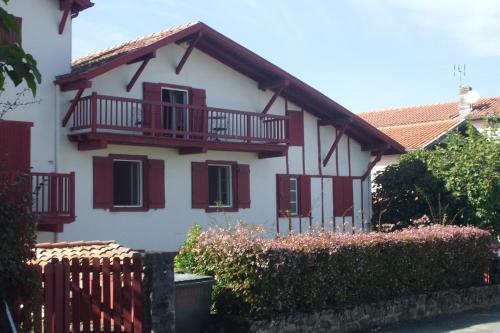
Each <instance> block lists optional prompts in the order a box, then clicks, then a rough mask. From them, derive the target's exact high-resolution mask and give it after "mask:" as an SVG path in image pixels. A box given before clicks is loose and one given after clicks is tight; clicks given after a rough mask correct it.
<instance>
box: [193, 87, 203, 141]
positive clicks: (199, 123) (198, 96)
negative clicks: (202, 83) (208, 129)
mask: <svg viewBox="0 0 500 333" xmlns="http://www.w3.org/2000/svg"><path fill="white" fill-rule="evenodd" d="M191 105H193V106H195V108H193V109H192V110H191V113H190V115H191V119H190V120H189V123H190V124H189V125H190V128H189V130H190V131H192V132H198V133H201V132H203V129H204V126H203V125H204V124H203V107H205V106H207V101H206V92H205V90H204V89H194V88H193V89H191Z"/></svg>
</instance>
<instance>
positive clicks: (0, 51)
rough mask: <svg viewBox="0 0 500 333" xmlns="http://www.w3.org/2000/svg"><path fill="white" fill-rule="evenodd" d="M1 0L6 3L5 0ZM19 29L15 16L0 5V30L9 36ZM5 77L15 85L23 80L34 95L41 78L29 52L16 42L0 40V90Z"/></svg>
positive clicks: (18, 31)
mask: <svg viewBox="0 0 500 333" xmlns="http://www.w3.org/2000/svg"><path fill="white" fill-rule="evenodd" d="M2 1H3V2H4V3H5V4H7V3H8V1H7V0H2ZM20 30H21V29H20V27H19V26H18V25H17V23H16V19H15V17H14V16H13V15H11V14H9V13H8V12H7V11H6V10H5V9H4V8H1V7H0V31H2V32H4V35H5V36H9V35H10V34H12V33H16V34H18V35H19V34H20V33H21V31H20ZM6 77H8V78H9V79H10V80H11V81H12V83H13V84H14V86H16V87H17V86H18V85H20V84H21V83H22V82H23V81H25V82H26V84H27V85H28V88H29V89H30V90H31V91H32V93H33V96H35V95H36V88H37V84H40V82H41V80H42V75H41V74H40V71H39V70H38V68H37V63H36V60H35V59H34V58H33V56H32V55H31V54H29V53H26V52H25V51H24V49H23V48H22V47H21V45H19V44H18V43H15V44H9V43H7V42H6V41H5V40H0V91H2V90H4V86H5V79H6Z"/></svg>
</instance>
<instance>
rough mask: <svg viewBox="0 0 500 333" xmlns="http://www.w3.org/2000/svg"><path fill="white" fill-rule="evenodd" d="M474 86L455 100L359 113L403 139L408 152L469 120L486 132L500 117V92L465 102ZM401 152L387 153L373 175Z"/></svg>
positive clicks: (462, 126)
mask: <svg viewBox="0 0 500 333" xmlns="http://www.w3.org/2000/svg"><path fill="white" fill-rule="evenodd" d="M471 90H472V88H471V87H468V86H464V87H462V88H461V89H460V98H459V99H458V100H457V101H453V102H446V103H438V104H427V105H416V106H408V107H400V108H394V109H388V110H378V111H371V112H364V113H358V115H359V116H360V117H361V118H363V119H364V120H366V121H367V122H369V123H370V124H372V125H373V126H375V127H377V128H378V129H379V130H380V131H382V132H384V133H385V134H387V135H388V136H390V137H391V138H392V139H394V140H395V141H397V142H399V143H400V144H401V145H402V146H403V147H404V148H405V151H407V152H408V151H411V150H416V149H430V148H432V147H433V146H434V145H436V144H439V143H440V142H442V141H443V140H444V139H445V138H446V136H447V135H448V134H449V133H450V132H451V131H453V130H463V129H465V126H466V123H467V122H468V123H470V124H471V125H472V126H474V127H475V128H476V129H477V130H478V131H479V132H484V131H485V130H486V129H487V128H488V121H489V119H492V118H495V119H498V118H500V96H491V97H484V98H480V99H479V100H478V101H477V102H475V103H473V104H468V103H465V102H464V95H465V94H466V93H468V92H469V91H471ZM400 156H401V154H393V153H387V154H384V156H382V158H381V160H380V162H379V163H378V164H377V165H376V166H375V167H374V168H373V169H372V177H373V176H374V174H376V173H377V172H379V171H382V170H384V169H385V168H386V167H387V166H389V165H391V164H394V163H396V162H397V161H398V160H399V157H400Z"/></svg>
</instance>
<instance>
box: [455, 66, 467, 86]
mask: <svg viewBox="0 0 500 333" xmlns="http://www.w3.org/2000/svg"><path fill="white" fill-rule="evenodd" d="M453 77H458V79H459V81H460V86H462V81H463V79H464V78H465V64H463V65H453Z"/></svg>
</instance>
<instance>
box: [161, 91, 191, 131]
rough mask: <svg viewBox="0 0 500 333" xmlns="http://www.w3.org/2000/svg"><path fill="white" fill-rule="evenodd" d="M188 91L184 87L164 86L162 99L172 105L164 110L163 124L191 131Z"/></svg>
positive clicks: (179, 129) (175, 129)
mask: <svg viewBox="0 0 500 333" xmlns="http://www.w3.org/2000/svg"><path fill="white" fill-rule="evenodd" d="M188 96H189V95H188V91H187V90H182V89H172V88H162V89H161V100H162V102H163V103H169V104H171V105H169V106H164V107H163V110H162V126H163V128H164V129H168V130H173V131H189V127H188V124H189V115H188V108H187V105H188V104H189V101H188ZM172 136H173V137H177V138H183V137H185V135H183V134H173V135H172Z"/></svg>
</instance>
